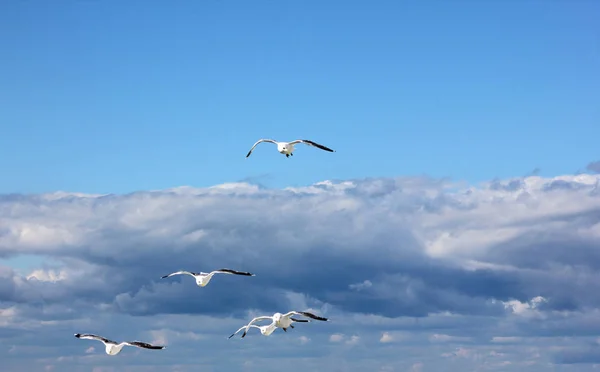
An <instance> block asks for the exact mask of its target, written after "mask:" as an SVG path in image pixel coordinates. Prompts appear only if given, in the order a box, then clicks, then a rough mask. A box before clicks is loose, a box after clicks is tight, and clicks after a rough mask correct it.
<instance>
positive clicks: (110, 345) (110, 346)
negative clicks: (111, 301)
mask: <svg viewBox="0 0 600 372" xmlns="http://www.w3.org/2000/svg"><path fill="white" fill-rule="evenodd" d="M75 337H77V338H79V339H84V340H97V341H100V342H102V343H103V344H104V348H105V351H106V354H108V355H117V354H119V353H120V352H121V349H123V346H126V345H127V346H135V347H141V348H143V349H151V350H161V349H164V348H165V347H166V346H155V345H150V344H147V343H145V342H140V341H124V342H121V343H119V344H117V343H116V342H115V341H113V340H109V339H107V338H104V337H102V336H97V335H93V334H91V333H83V334H81V333H75Z"/></svg>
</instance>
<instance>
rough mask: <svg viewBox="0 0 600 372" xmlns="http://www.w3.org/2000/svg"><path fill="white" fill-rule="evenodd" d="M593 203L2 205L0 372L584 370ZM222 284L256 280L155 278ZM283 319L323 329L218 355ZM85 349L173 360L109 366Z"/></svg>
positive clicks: (192, 197)
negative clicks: (224, 271) (246, 330)
mask: <svg viewBox="0 0 600 372" xmlns="http://www.w3.org/2000/svg"><path fill="white" fill-rule="evenodd" d="M599 185H600V175H589V174H581V175H576V176H564V177H556V178H551V179H550V178H541V177H538V176H531V177H526V178H518V179H510V180H494V181H490V182H488V183H485V184H482V185H479V186H477V187H469V186H465V185H461V184H455V183H451V182H450V181H447V180H437V179H429V178H400V179H366V180H350V181H339V182H332V181H325V182H321V183H318V184H315V185H312V186H309V187H304V188H288V189H283V190H273V189H264V188H261V187H258V186H256V185H252V184H246V183H237V184H224V185H218V186H214V187H211V188H205V189H197V188H190V187H181V188H176V189H170V190H159V191H148V192H138V193H132V194H127V195H81V194H70V193H54V194H44V195H3V196H0V258H1V259H2V261H0V262H3V263H1V264H0V265H1V266H0V339H1V340H2V344H3V345H6V348H5V349H4V350H0V358H1V359H2V360H3V363H4V361H6V365H7V368H8V369H7V371H29V370H49V371H50V370H54V371H60V370H65V369H66V368H69V370H72V371H79V370H81V371H89V370H94V371H112V370H115V371H117V370H118V371H154V370H156V371H165V370H171V371H188V370H196V369H198V368H202V370H204V371H223V370H227V371H257V370H260V371H281V369H282V368H283V367H284V366H286V368H291V369H292V370H297V371H304V370H331V371H363V370H367V369H368V370H373V371H421V372H423V371H439V370H440V368H442V367H443V366H445V367H448V368H450V367H451V368H452V370H503V371H511V370H514V371H528V370H530V371H541V370H548V368H550V365H552V366H553V367H552V368H554V370H556V371H562V370H565V371H569V370H573V371H575V370H577V371H583V370H592V369H593V367H594V364H595V363H598V364H600V343H599V342H598V335H599V334H600V310H599V308H600V295H599V294H598V293H600V274H599V269H600V250H599V247H600V186H599ZM17 260H21V261H19V262H25V263H31V265H33V266H34V267H33V268H28V269H24V268H23V267H24V264H19V265H17V264H16V263H15V262H17ZM19 267H21V268H19ZM222 267H229V268H233V269H238V270H243V271H250V272H253V273H255V274H256V276H255V277H237V276H231V275H219V276H215V277H214V278H213V280H212V281H211V283H210V284H209V285H208V286H207V287H205V288H198V287H197V286H195V284H194V282H193V279H192V278H191V277H173V278H168V279H160V277H161V276H162V275H164V274H167V273H170V272H172V271H175V270H179V269H186V270H191V271H210V270H213V269H218V268H222ZM291 309H297V310H311V311H314V312H317V313H319V314H321V315H324V316H327V317H329V318H330V319H331V320H332V321H331V322H328V323H319V322H311V323H308V324H298V325H297V326H296V328H295V329H293V330H291V331H288V332H287V333H284V332H283V331H281V330H278V331H276V332H275V333H274V334H273V335H271V336H270V337H263V336H261V335H260V334H258V333H255V332H250V334H249V335H248V336H246V338H244V339H241V340H240V339H238V338H232V339H230V340H228V339H227V336H228V335H229V334H231V333H232V332H233V331H235V330H236V329H237V328H239V327H240V326H241V325H243V324H245V322H247V321H248V320H249V319H250V318H251V317H253V316H256V315H260V314H272V313H273V312H276V311H279V312H286V311H288V310H291ZM254 331H256V330H254ZM77 332H92V333H97V334H101V335H103V336H106V337H108V338H112V339H116V340H134V339H136V340H142V341H147V342H158V343H164V344H166V345H167V346H168V347H167V349H165V350H162V351H150V350H138V349H135V348H129V349H125V350H124V351H123V352H122V353H121V354H120V355H119V356H117V357H109V356H107V355H106V354H104V350H103V347H102V344H101V343H98V342H94V341H86V340H78V339H75V338H74V337H73V333H77Z"/></svg>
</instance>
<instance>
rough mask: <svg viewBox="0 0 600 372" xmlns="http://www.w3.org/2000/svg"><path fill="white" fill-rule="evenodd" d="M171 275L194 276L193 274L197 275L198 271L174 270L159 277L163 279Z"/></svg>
mask: <svg viewBox="0 0 600 372" xmlns="http://www.w3.org/2000/svg"><path fill="white" fill-rule="evenodd" d="M173 275H191V276H195V275H198V273H193V272H191V271H185V270H180V271H176V272H174V273H171V274H169V275H163V276H161V277H160V278H161V279H164V278H168V277H170V276H173Z"/></svg>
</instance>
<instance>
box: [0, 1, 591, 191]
mask: <svg viewBox="0 0 600 372" xmlns="http://www.w3.org/2000/svg"><path fill="white" fill-rule="evenodd" d="M599 12H600V5H599V4H598V3H597V2H596V1H577V2H574V3H573V2H567V1H560V2H559V1H556V2H548V1H526V2H510V3H506V2H500V1H487V2H472V1H459V2H452V3H449V2H443V1H419V2H417V1H404V2H400V1H379V2H377V4H374V3H367V2H361V1H327V2H322V1H295V2H293V1H289V2H278V3H275V2H265V1H253V2H245V1H238V2H225V1H180V2H178V4H177V6H174V5H172V4H170V3H167V2H159V1H144V2H142V1H129V2H117V1H106V2H75V1H64V2H60V3H52V4H50V3H38V4H36V5H35V6H31V4H28V3H23V2H4V3H2V5H0V45H1V47H2V50H3V55H4V57H3V58H1V59H0V85H1V86H2V89H1V90H0V102H2V103H1V105H2V109H1V110H0V125H1V129H2V136H1V137H0V148H1V150H0V151H1V152H0V155H1V156H0V167H1V169H2V170H3V173H4V174H3V180H2V183H1V185H0V192H4V193H9V192H27V193H28V192H48V191H54V190H65V191H77V192H90V193H111V192H116V193H121V192H130V191H134V190H145V189H161V188H166V187H173V186H181V185H191V186H209V185H212V184H216V183H222V182H232V181H240V180H251V181H252V182H259V183H261V184H263V185H267V186H272V187H281V186H287V185H296V186H298V185H307V184H310V183H313V182H317V181H321V180H324V179H348V178H362V177H380V176H405V175H422V174H427V175H431V176H435V177H451V178H453V179H457V180H466V181H469V182H479V181H483V180H486V179H491V178H494V177H508V176H513V175H525V174H527V173H529V172H531V171H532V170H533V169H535V168H539V169H541V174H543V175H556V174H561V173H565V172H567V173H568V172H575V171H577V170H579V169H583V168H584V167H585V165H586V164H587V163H588V162H590V161H593V160H597V158H598V157H599V155H598V150H597V149H598V147H597V143H596V139H597V138H598V136H599V135H600V126H599V125H598V119H599V117H600V115H599V111H598V105H597V97H598V96H599V94H600V88H599V87H600V74H598V71H597V70H598V69H597V67H598V65H599V64H600V58H599V52H598V48H597V43H598V34H599V31H600V26H598V24H597V19H596V18H597V17H596V16H595V15H596V14H598V13H599ZM261 137H272V138H275V139H279V140H292V139H296V138H308V139H313V140H315V141H318V142H321V143H323V144H325V145H327V146H330V147H332V148H334V149H336V150H337V153H336V154H329V153H325V152H320V151H317V150H315V149H312V148H303V147H302V148H300V149H299V150H298V152H297V154H296V156H295V157H294V158H293V159H286V158H285V157H283V156H281V155H279V154H277V153H276V152H275V150H274V149H273V148H272V147H270V146H269V145H262V146H264V147H262V148H259V149H258V150H257V151H256V152H255V153H254V154H253V155H252V157H250V158H249V159H245V158H244V156H245V154H246V152H247V151H248V149H249V148H250V146H251V145H252V144H253V143H254V142H255V141H256V140H257V139H258V138H261Z"/></svg>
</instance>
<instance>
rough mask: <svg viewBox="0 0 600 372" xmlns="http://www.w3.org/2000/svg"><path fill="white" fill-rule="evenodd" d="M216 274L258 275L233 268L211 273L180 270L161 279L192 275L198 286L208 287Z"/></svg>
mask: <svg viewBox="0 0 600 372" xmlns="http://www.w3.org/2000/svg"><path fill="white" fill-rule="evenodd" d="M215 274H233V275H244V276H256V275H254V274H251V273H247V272H244V271H235V270H231V269H219V270H215V271H211V272H210V273H205V272H199V273H194V272H191V271H185V270H180V271H177V272H174V273H171V274H169V275H163V276H161V279H164V278H168V277H170V276H173V275H191V276H193V277H194V278H195V279H196V284H197V285H198V287H206V285H207V284H208V283H209V282H210V280H211V279H212V277H213V275H215Z"/></svg>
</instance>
